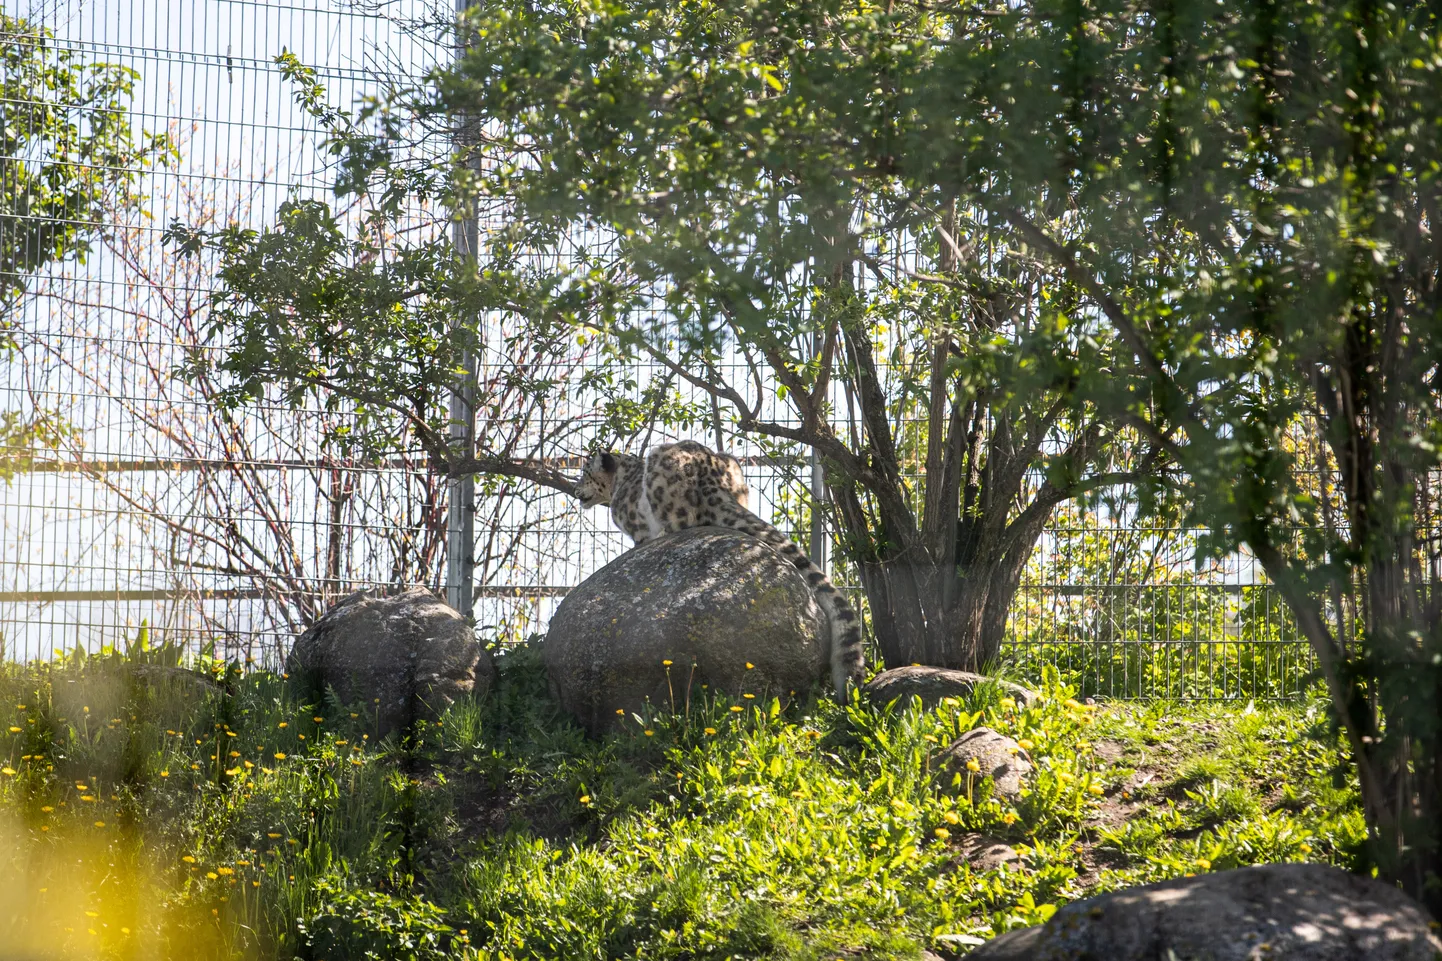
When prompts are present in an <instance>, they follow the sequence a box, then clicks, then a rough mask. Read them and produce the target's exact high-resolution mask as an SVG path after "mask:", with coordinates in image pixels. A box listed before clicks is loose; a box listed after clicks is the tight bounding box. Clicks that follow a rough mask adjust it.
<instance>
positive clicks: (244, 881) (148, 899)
mask: <svg viewBox="0 0 1442 961" xmlns="http://www.w3.org/2000/svg"><path fill="white" fill-rule="evenodd" d="M500 665H501V670H502V679H501V683H500V685H499V688H498V690H496V691H495V692H493V693H492V695H491V696H489V697H488V698H486V699H485V700H483V701H479V702H471V703H463V704H459V705H457V706H456V707H454V708H453V709H452V710H450V711H449V712H448V713H447V714H445V716H444V717H443V718H442V719H441V721H440V722H439V723H438V724H430V725H423V726H421V727H420V728H419V729H417V730H416V731H414V732H413V734H412V736H411V737H409V738H400V737H397V736H395V735H392V736H390V737H388V738H386V739H384V740H382V739H379V738H377V736H376V732H375V729H374V724H373V722H372V720H371V718H372V717H373V715H370V714H368V710H367V705H364V704H360V705H340V704H335V703H329V702H326V701H324V700H322V701H321V702H320V703H311V702H309V701H308V700H307V699H306V698H305V696H304V694H303V693H302V692H300V691H299V690H298V689H297V687H296V686H295V685H293V684H292V683H291V682H290V681H289V680H288V679H286V678H284V677H282V676H278V675H275V674H271V673H268V672H250V673H242V672H240V671H238V670H235V669H230V670H227V669H226V668H225V667H224V666H223V665H214V670H213V671H212V676H213V677H214V678H215V683H214V684H210V683H203V682H197V681H194V680H191V679H189V678H188V677H187V676H186V675H185V674H184V673H183V672H179V671H174V670H168V669H165V668H155V667H152V668H143V669H141V670H142V673H143V674H144V676H143V677H142V676H137V675H136V672H135V670H133V669H132V665H131V664H130V663H128V662H127V660H126V659H124V658H121V657H119V656H115V657H109V658H90V659H81V658H76V659H72V660H70V661H58V662H56V663H54V664H49V665H29V666H23V665H15V664H9V665H0V946H3V947H0V957H11V956H17V957H24V958H27V959H30V958H34V959H48V958H87V959H89V958H137V959H139V958H184V959H186V961H199V959H204V958H231V957H245V958H292V957H298V958H312V959H329V961H338V959H349V958H378V959H387V961H391V959H419V958H426V959H429V958H440V957H466V958H536V959H543V958H544V959H554V958H567V959H570V958H622V957H635V958H726V957H732V958H832V957H847V958H857V957H860V958H913V957H916V956H917V955H918V954H919V952H920V951H921V950H923V949H925V950H931V951H935V952H937V953H940V954H942V955H943V956H951V955H959V954H964V953H965V951H966V950H967V948H968V946H969V945H971V944H975V943H978V941H979V940H980V939H983V938H986V937H988V936H990V935H992V934H994V933H996V932H1000V931H1004V930H1007V929H1009V928H1012V927H1017V926H1021V925H1027V924H1034V923H1037V922H1039V921H1042V920H1044V919H1045V918H1046V917H1048V916H1049V915H1050V913H1051V912H1052V911H1053V910H1054V907H1055V905H1057V904H1058V903H1060V902H1063V901H1066V900H1068V899H1073V898H1076V897H1078V896H1081V895H1083V894H1084V893H1085V892H1087V891H1094V890H1102V889H1110V888H1115V887H1119V886H1125V885H1128V884H1133V883H1138V882H1141V881H1147V880H1153V879H1157V878H1163V877H1171V876H1175V875H1179V874H1185V873H1190V872H1198V871H1206V870H1218V869H1223V868H1228V867H1233V866H1236V865H1239V864H1249V863H1256V862H1263V861H1282V860H1320V861H1329V862H1333V863H1340V864H1344V865H1351V864H1353V862H1354V859H1355V858H1356V856H1357V854H1356V852H1357V849H1358V846H1359V844H1360V841H1361V839H1362V836H1363V827H1362V821H1361V816H1360V813H1359V811H1358V807H1357V799H1356V795H1355V791H1354V790H1353V789H1352V787H1351V786H1350V785H1349V784H1348V783H1347V782H1346V780H1345V779H1344V778H1342V777H1341V776H1340V775H1339V774H1338V771H1339V767H1338V756H1337V751H1336V743H1337V742H1336V738H1335V737H1334V736H1332V735H1331V733H1330V732H1329V731H1328V729H1327V726H1326V723H1325V713H1324V711H1323V708H1322V705H1321V703H1320V702H1315V703H1313V702H1305V703H1293V704H1286V705H1271V706H1267V705H1247V706H1243V705H1240V704H1238V705H1189V706H1183V705H1177V704H1162V703H1150V704H1140V703H1138V704H1126V703H1121V704H1108V705H1101V706H1097V707H1088V706H1086V705H1081V704H1078V703H1077V702H1076V701H1075V700H1071V699H1070V698H1071V692H1070V691H1068V690H1067V689H1065V688H1063V687H1061V686H1060V685H1058V684H1057V683H1055V682H1054V681H1053V683H1050V684H1043V686H1044V689H1045V695H1046V696H1045V698H1044V700H1043V701H1042V702H1041V703H1040V704H1039V705H1036V706H1033V707H1030V708H1027V709H1021V708H1019V707H1018V706H1016V705H1015V704H1014V703H1013V702H1011V701H1010V700H1008V699H1005V698H1004V697H1003V696H1002V694H1001V692H999V691H996V690H991V691H987V690H983V691H980V692H978V693H977V695H976V696H975V697H974V698H972V699H970V700H968V701H967V702H965V703H955V704H945V705H943V706H942V707H940V708H939V709H937V710H934V711H920V710H918V709H915V708H913V709H909V710H895V711H887V710H878V709H876V708H874V707H867V706H862V707H854V708H852V709H850V710H849V711H843V710H841V709H839V708H837V707H836V706H835V705H833V704H831V703H829V702H821V703H814V704H810V705H795V706H792V707H789V708H786V709H784V710H783V709H782V708H781V706H780V705H778V704H774V703H772V704H765V703H760V702H757V701H742V702H740V703H736V704H730V703H719V702H715V703H707V704H704V705H699V706H698V705H693V707H692V709H691V712H690V714H689V715H688V716H680V717H660V716H658V717H653V718H647V717H630V718H625V719H624V725H623V730H622V731H621V733H618V734H616V735H614V736H612V737H610V738H608V739H606V740H604V741H601V742H593V741H588V740H586V739H585V738H584V737H582V736H581V734H580V733H579V732H578V730H577V729H576V728H575V727H573V726H572V725H570V724H569V723H567V722H566V721H565V720H564V718H562V717H560V716H558V714H557V713H556V711H555V709H554V707H553V706H552V705H551V703H550V702H549V700H548V699H547V696H546V685H545V680H544V675H543V672H542V671H541V668H540V665H539V663H538V660H537V658H536V657H535V655H534V654H533V653H532V652H530V651H528V650H526V649H521V650H519V651H516V652H514V653H512V654H509V655H507V656H505V657H503V658H501V659H500ZM982 724H985V725H987V726H990V727H993V728H995V729H997V730H999V731H1002V732H1004V733H1008V734H1010V735H1012V736H1013V737H1016V738H1018V739H1022V740H1023V745H1024V746H1026V747H1027V749H1028V750H1029V751H1030V752H1031V754H1032V756H1033V758H1034V759H1035V760H1036V762H1037V766H1038V771H1037V775H1036V778H1035V782H1034V791H1033V792H1032V793H1031V794H1030V795H1029V796H1027V797H1025V798H1024V799H1023V800H1022V801H1021V803H1019V804H1017V805H1015V806H1011V805H1004V804H1001V803H999V802H998V801H996V800H994V799H991V798H990V797H989V793H988V787H989V785H988V784H987V783H985V782H978V781H969V780H961V782H960V783H956V781H955V780H953V782H952V783H945V784H942V785H940V786H938V784H937V777H936V774H935V772H934V771H933V770H932V767H931V765H930V763H929V758H930V756H931V755H932V754H933V752H935V751H936V749H937V748H938V747H940V746H944V745H945V744H947V743H948V742H949V741H951V740H952V739H953V738H955V737H956V736H957V735H958V734H960V733H961V732H963V731H966V730H968V729H970V728H972V727H974V726H978V725H982ZM6 952H10V953H9V954H7V953H6Z"/></svg>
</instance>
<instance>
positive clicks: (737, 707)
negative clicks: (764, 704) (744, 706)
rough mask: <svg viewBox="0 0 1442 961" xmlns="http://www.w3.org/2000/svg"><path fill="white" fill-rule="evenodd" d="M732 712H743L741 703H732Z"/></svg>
mask: <svg viewBox="0 0 1442 961" xmlns="http://www.w3.org/2000/svg"><path fill="white" fill-rule="evenodd" d="M731 713H732V714H740V713H741V705H739V704H732V705H731Z"/></svg>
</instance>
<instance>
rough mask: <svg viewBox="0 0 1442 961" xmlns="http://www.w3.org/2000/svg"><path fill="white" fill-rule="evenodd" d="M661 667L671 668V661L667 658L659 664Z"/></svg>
mask: <svg viewBox="0 0 1442 961" xmlns="http://www.w3.org/2000/svg"><path fill="white" fill-rule="evenodd" d="M661 666H662V667H670V666H671V659H670V658H669V657H668V658H667V659H666V660H664V661H662V662H661Z"/></svg>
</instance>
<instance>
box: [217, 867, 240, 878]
mask: <svg viewBox="0 0 1442 961" xmlns="http://www.w3.org/2000/svg"><path fill="white" fill-rule="evenodd" d="M215 873H216V874H219V875H222V876H225V875H231V874H234V873H235V868H216V869H215Z"/></svg>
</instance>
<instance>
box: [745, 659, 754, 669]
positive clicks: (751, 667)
mask: <svg viewBox="0 0 1442 961" xmlns="http://www.w3.org/2000/svg"><path fill="white" fill-rule="evenodd" d="M755 669H756V665H755V664H752V663H751V662H750V661H747V662H746V670H748V671H752V670H755Z"/></svg>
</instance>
